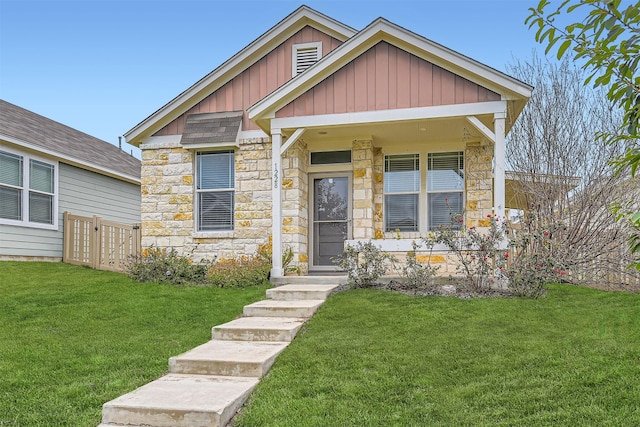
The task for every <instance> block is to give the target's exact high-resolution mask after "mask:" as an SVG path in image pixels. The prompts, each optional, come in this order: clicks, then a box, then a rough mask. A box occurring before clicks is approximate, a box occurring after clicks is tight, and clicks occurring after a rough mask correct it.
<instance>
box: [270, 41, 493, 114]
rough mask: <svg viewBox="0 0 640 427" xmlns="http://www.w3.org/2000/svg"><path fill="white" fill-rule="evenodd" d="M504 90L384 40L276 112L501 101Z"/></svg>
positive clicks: (324, 112)
mask: <svg viewBox="0 0 640 427" xmlns="http://www.w3.org/2000/svg"><path fill="white" fill-rule="evenodd" d="M498 100H500V95H499V94H497V93H495V92H492V91H490V90H489V89H486V88H484V87H482V86H480V85H478V84H476V83H473V82H471V81H469V80H467V79H465V78H463V77H460V76H458V75H456V74H454V73H452V72H450V71H447V70H445V69H444V68H441V67H439V66H437V65H435V64H432V63H430V62H428V61H425V60H424V59H421V58H418V57H417V56H415V55H413V54H411V53H409V52H407V51H404V50H402V49H400V48H398V47H396V46H393V45H391V44H389V43H387V42H380V43H378V44H376V45H375V46H373V47H372V48H371V49H369V50H367V51H366V52H364V53H363V54H362V55H360V56H358V57H357V58H356V59H354V60H353V61H351V62H349V63H348V64H346V65H345V66H344V67H342V68H341V69H340V70H338V71H336V72H335V73H333V74H332V75H331V76H329V77H328V78H326V79H324V80H323V81H322V82H320V83H319V84H317V85H316V86H315V87H313V88H312V89H310V90H308V91H307V92H305V93H304V94H302V95H301V96H299V97H298V98H296V99H295V100H294V101H292V102H290V103H289V104H287V105H286V106H285V107H283V108H282V109H280V110H279V111H278V112H276V117H278V118H280V117H293V116H310V115H317V114H340V113H353V112H360V111H376V110H390V109H397V108H415V107H431V106H434V105H452V104H466V103H470V102H484V101H498Z"/></svg>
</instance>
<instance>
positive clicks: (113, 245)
mask: <svg viewBox="0 0 640 427" xmlns="http://www.w3.org/2000/svg"><path fill="white" fill-rule="evenodd" d="M63 235H64V244H63V246H64V247H63V261H64V262H66V263H69V264H75V265H85V266H88V267H91V268H95V269H99V270H111V271H124V270H125V268H126V263H127V261H128V260H129V258H130V257H132V256H138V255H140V248H141V246H142V242H141V238H142V236H141V233H140V224H122V223H118V222H114V221H107V220H103V219H102V217H100V216H98V215H94V216H93V217H85V216H80V215H73V214H71V213H70V212H65V213H64V233H63Z"/></svg>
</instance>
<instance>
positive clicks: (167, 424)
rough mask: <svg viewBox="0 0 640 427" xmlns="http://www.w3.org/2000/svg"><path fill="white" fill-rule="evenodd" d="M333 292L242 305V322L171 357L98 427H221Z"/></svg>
mask: <svg viewBox="0 0 640 427" xmlns="http://www.w3.org/2000/svg"><path fill="white" fill-rule="evenodd" d="M307 280H313V278H311V277H307ZM318 282H321V283H325V282H324V281H320V280H318ZM336 287H338V285H337V284H294V285H284V286H279V287H276V288H272V289H268V290H267V300H264V301H259V302H256V303H253V304H250V305H247V306H246V307H244V311H243V317H241V318H239V319H236V320H233V321H231V322H228V323H225V324H222V325H218V326H214V327H213V330H212V338H213V339H212V340H211V341H209V342H207V343H205V344H203V345H201V346H198V347H196V348H194V349H193V350H190V351H188V352H186V353H184V354H181V355H179V356H175V357H172V358H170V359H169V373H168V374H167V375H165V376H163V377H162V378H160V379H158V380H155V381H152V382H150V383H148V384H146V385H144V386H142V387H140V388H138V389H136V390H134V391H132V392H131V393H127V394H125V395H123V396H120V397H118V398H116V399H114V400H112V401H110V402H107V403H105V404H104V405H103V407H102V423H101V424H100V425H99V426H98V427H115V426H153V427H199V426H202V427H204V426H207V427H224V426H226V425H227V423H228V422H229V421H230V420H231V419H232V418H233V416H234V415H235V414H236V411H237V410H238V409H239V408H240V407H241V406H242V404H243V403H244V402H245V400H246V399H247V397H249V394H251V391H252V390H253V388H254V387H255V386H256V385H257V384H258V381H259V380H260V378H261V377H262V376H263V375H264V374H265V373H266V372H267V371H268V370H269V368H270V367H271V365H273V362H274V361H275V359H276V357H277V356H278V354H280V352H281V351H282V350H284V349H285V348H286V347H287V345H289V343H290V342H291V341H292V340H293V339H294V337H295V336H296V333H297V332H298V331H299V330H300V328H301V327H302V325H303V324H304V322H306V321H307V320H308V319H309V318H310V317H311V316H313V314H314V313H315V312H316V310H317V309H318V307H320V305H322V303H323V302H324V301H325V299H326V298H327V297H328V296H329V294H330V293H331V291H333V290H334V289H335V288H336Z"/></svg>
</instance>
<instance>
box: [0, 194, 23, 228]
mask: <svg viewBox="0 0 640 427" xmlns="http://www.w3.org/2000/svg"><path fill="white" fill-rule="evenodd" d="M0 218H5V219H13V220H16V221H22V190H19V189H16V188H7V187H3V186H0Z"/></svg>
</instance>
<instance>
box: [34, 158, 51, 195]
mask: <svg viewBox="0 0 640 427" xmlns="http://www.w3.org/2000/svg"><path fill="white" fill-rule="evenodd" d="M29 188H30V189H31V190H36V191H42V192H43V193H53V165H50V164H48V163H43V162H39V161H37V160H31V161H29Z"/></svg>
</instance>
